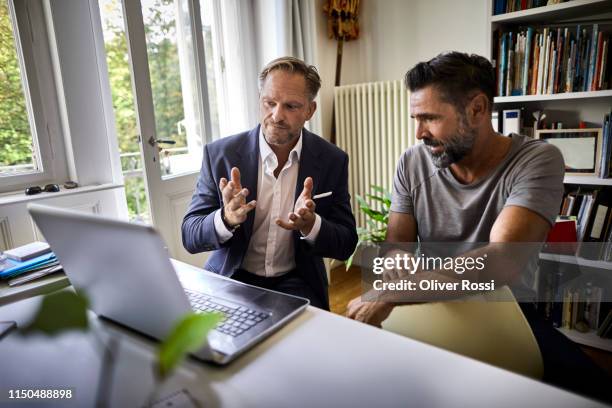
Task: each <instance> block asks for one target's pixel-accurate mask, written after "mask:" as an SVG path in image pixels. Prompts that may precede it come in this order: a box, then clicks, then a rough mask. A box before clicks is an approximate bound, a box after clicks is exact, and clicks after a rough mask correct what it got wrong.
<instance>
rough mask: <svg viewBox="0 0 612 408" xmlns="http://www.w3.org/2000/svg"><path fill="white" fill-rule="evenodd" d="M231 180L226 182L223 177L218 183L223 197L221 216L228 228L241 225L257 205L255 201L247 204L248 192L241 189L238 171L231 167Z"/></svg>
mask: <svg viewBox="0 0 612 408" xmlns="http://www.w3.org/2000/svg"><path fill="white" fill-rule="evenodd" d="M231 177H232V179H231V180H230V181H229V182H228V181H227V179H226V178H225V177H222V178H221V180H220V181H219V188H220V189H221V195H222V196H223V215H224V217H225V222H226V223H227V224H228V225H229V226H230V227H235V226H236V225H239V224H242V223H243V222H244V221H245V220H246V218H247V214H248V213H249V211H251V210H252V209H253V208H255V205H256V204H257V203H256V201H255V200H253V201H251V202H249V203H248V204H247V202H246V197H247V196H248V195H249V190H248V189H246V188H242V184H240V170H238V168H237V167H232V175H231Z"/></svg>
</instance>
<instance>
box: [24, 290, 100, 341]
mask: <svg viewBox="0 0 612 408" xmlns="http://www.w3.org/2000/svg"><path fill="white" fill-rule="evenodd" d="M88 304H89V301H88V300H87V298H86V297H85V296H84V295H82V294H79V293H75V292H73V291H71V290H63V291H61V292H55V293H51V294H49V295H46V296H45V297H44V298H43V300H42V302H41V304H40V307H39V308H38V311H37V312H36V314H35V315H34V318H33V319H32V321H31V322H30V323H29V324H27V325H26V326H25V327H23V328H22V329H21V330H20V332H21V333H22V334H30V333H33V332H43V333H46V334H48V335H55V334H58V333H60V332H62V331H66V330H71V329H80V330H87V329H88V328H89V321H88V320H87V306H88Z"/></svg>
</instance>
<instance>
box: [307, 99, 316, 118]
mask: <svg viewBox="0 0 612 408" xmlns="http://www.w3.org/2000/svg"><path fill="white" fill-rule="evenodd" d="M316 110H317V103H316V102H315V101H312V102H310V104H309V105H308V117H307V118H306V120H310V118H312V115H314V113H315V111H316Z"/></svg>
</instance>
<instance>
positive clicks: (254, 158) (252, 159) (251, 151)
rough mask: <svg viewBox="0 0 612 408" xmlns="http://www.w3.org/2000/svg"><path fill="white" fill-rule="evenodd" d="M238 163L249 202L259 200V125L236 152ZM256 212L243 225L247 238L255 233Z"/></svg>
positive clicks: (241, 181)
mask: <svg viewBox="0 0 612 408" xmlns="http://www.w3.org/2000/svg"><path fill="white" fill-rule="evenodd" d="M236 154H237V156H238V163H237V164H236V167H238V168H239V169H240V183H241V184H242V187H244V188H247V189H248V190H249V196H248V197H247V202H249V201H251V200H256V199H257V175H258V172H259V125H258V126H257V127H256V128H255V129H252V130H251V131H250V132H249V135H248V137H247V139H246V140H245V142H244V143H243V144H242V145H241V146H240V147H239V148H238V150H237V152H236ZM255 211H256V210H253V211H251V212H249V213H248V215H247V219H246V221H245V222H244V224H243V225H242V227H243V231H244V234H245V237H246V239H247V240H250V239H251V234H252V232H253V222H254V221H255Z"/></svg>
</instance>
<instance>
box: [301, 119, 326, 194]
mask: <svg viewBox="0 0 612 408" xmlns="http://www.w3.org/2000/svg"><path fill="white" fill-rule="evenodd" d="M315 137H319V136H317V135H314V134H312V133H310V132H309V131H307V130H306V129H304V130H303V132H302V154H301V155H300V169H299V171H298V178H297V184H296V186H295V200H297V198H298V197H299V196H300V194H302V190H303V189H304V180H306V177H312V181H313V188H312V192H313V193H312V194H313V195H315V194H317V193H318V191H317V186H318V185H319V176H320V164H319V160H318V157H319V152H317V151H316V149H315V148H314V146H313V139H314V138H315Z"/></svg>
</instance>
